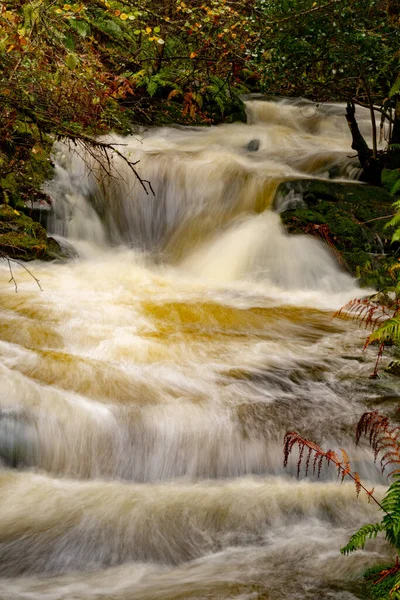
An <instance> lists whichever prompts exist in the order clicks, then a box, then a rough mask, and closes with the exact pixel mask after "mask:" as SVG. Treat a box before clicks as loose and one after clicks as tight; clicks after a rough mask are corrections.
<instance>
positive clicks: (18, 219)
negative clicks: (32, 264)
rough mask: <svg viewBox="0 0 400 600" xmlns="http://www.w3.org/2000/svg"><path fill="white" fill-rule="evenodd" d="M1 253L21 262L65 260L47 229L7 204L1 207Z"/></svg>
mask: <svg viewBox="0 0 400 600" xmlns="http://www.w3.org/2000/svg"><path fill="white" fill-rule="evenodd" d="M0 252H3V253H5V254H7V255H8V256H10V257H12V258H16V259H19V260H34V259H36V258H40V259H42V260H52V259H54V258H63V252H62V250H61V248H60V246H59V245H58V243H57V242H56V240H54V239H53V238H48V237H47V235H46V231H45V229H43V227H42V226H41V225H40V224H39V223H36V222H35V221H32V219H30V218H29V217H27V216H26V215H24V214H22V213H20V212H19V211H17V210H16V209H14V208H12V207H11V206H8V205H6V204H2V205H0Z"/></svg>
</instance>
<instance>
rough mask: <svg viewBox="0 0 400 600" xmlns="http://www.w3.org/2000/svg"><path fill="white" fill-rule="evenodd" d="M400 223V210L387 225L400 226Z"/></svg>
mask: <svg viewBox="0 0 400 600" xmlns="http://www.w3.org/2000/svg"><path fill="white" fill-rule="evenodd" d="M399 225H400V212H396V214H395V215H394V216H393V218H392V219H391V220H390V221H389V222H388V224H387V225H386V227H399Z"/></svg>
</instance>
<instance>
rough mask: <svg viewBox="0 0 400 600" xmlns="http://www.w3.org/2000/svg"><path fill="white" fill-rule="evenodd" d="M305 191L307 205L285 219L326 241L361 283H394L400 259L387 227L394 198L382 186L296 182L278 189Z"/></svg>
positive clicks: (291, 228)
mask: <svg viewBox="0 0 400 600" xmlns="http://www.w3.org/2000/svg"><path fill="white" fill-rule="evenodd" d="M291 189H294V191H295V192H296V193H297V194H299V193H302V196H303V201H304V202H303V205H302V206H300V207H297V208H294V209H290V210H286V211H285V212H283V213H282V215H281V218H282V221H283V223H284V224H285V225H286V227H287V229H288V231H289V232H291V233H308V234H313V235H315V236H316V237H319V238H320V239H323V240H324V241H325V242H326V243H327V244H328V245H329V246H330V247H331V248H332V249H334V250H335V253H336V256H339V257H340V262H341V263H342V265H344V266H345V267H346V268H347V269H348V271H350V272H351V273H352V274H353V275H354V276H355V277H357V278H358V280H359V283H360V285H361V286H364V287H375V288H377V289H383V288H384V287H387V286H392V285H393V284H394V280H393V276H392V275H391V273H390V267H391V266H393V265H394V264H395V263H396V262H397V259H396V257H395V256H394V255H393V252H392V250H393V248H392V247H391V245H390V242H391V235H390V233H389V232H388V231H387V230H386V229H385V225H386V223H387V222H388V221H389V220H390V218H391V215H392V214H393V210H392V207H391V204H392V202H393V198H392V196H390V194H389V193H388V192H387V191H386V190H385V189H382V188H376V187H373V186H368V185H361V184H355V183H354V184H353V183H338V182H336V181H317V180H310V181H303V182H301V181H294V182H285V183H284V184H281V186H280V188H279V190H278V193H279V194H280V195H281V196H285V194H288V193H289V192H290V190H291Z"/></svg>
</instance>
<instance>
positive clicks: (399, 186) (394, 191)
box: [390, 144, 400, 210]
mask: <svg viewBox="0 0 400 600" xmlns="http://www.w3.org/2000/svg"><path fill="white" fill-rule="evenodd" d="M399 146H400V144H399ZM399 149H400V148H399ZM398 192H400V178H399V179H398V180H397V181H396V183H395V184H394V186H393V187H392V189H391V190H390V193H391V194H392V196H395V195H396V194H397V193H398ZM395 204H398V207H397V210H400V201H399V200H398V201H397V202H395Z"/></svg>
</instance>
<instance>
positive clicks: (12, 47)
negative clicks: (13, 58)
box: [7, 44, 15, 52]
mask: <svg viewBox="0 0 400 600" xmlns="http://www.w3.org/2000/svg"><path fill="white" fill-rule="evenodd" d="M14 48H15V44H11V46H8V48H7V52H11V50H14Z"/></svg>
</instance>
